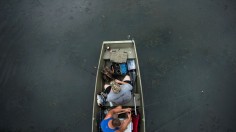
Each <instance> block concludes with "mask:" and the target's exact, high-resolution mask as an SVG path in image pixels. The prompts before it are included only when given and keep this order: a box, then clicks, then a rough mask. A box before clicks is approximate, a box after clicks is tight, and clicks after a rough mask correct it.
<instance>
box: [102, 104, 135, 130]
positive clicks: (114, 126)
mask: <svg viewBox="0 0 236 132" xmlns="http://www.w3.org/2000/svg"><path fill="white" fill-rule="evenodd" d="M119 113H127V116H128V118H126V119H125V120H123V121H120V119H119V118H114V117H115V116H117V114H119ZM131 120H132V118H131V108H126V109H122V107H121V106H117V107H116V108H114V109H111V110H110V111H109V112H108V113H107V115H106V117H105V118H104V119H103V121H102V122H101V128H102V130H103V132H123V131H125V130H126V129H127V126H128V125H129V123H130V122H131Z"/></svg>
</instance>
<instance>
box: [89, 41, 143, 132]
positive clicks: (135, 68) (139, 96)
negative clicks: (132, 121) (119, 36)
mask: <svg viewBox="0 0 236 132" xmlns="http://www.w3.org/2000/svg"><path fill="white" fill-rule="evenodd" d="M116 52H123V53H126V54H127V62H126V63H127V66H128V68H127V72H128V74H130V75H131V81H132V84H133V90H132V93H133V98H132V100H131V101H130V102H129V103H127V104H124V105H122V106H123V107H130V108H132V109H133V110H134V114H135V115H137V114H138V115H139V123H138V132H145V131H146V130H145V113H144V100H143V91H142V83H141V76H140V69H139V62H138V56H137V51H136V46H135V41H134V40H122V41H103V43H102V48H101V52H100V58H99V63H98V67H97V75H96V82H95V90H94V101H93V114H92V132H100V131H101V130H99V126H100V124H99V122H98V120H99V119H98V118H101V116H100V117H99V116H98V115H99V113H101V111H103V110H104V109H106V108H108V109H109V108H111V107H114V106H113V105H111V104H110V103H108V102H107V103H106V104H105V105H104V106H103V107H100V106H98V104H97V94H98V93H99V92H102V91H103V90H104V88H103V86H104V84H105V82H104V80H103V78H102V72H101V71H102V70H103V68H104V67H105V66H107V65H109V64H110V62H111V59H112V55H111V54H112V53H116ZM128 63H129V64H128Z"/></svg>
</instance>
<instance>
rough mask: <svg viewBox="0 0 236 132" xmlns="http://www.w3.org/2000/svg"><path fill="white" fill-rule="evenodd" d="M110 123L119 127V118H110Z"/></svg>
mask: <svg viewBox="0 0 236 132" xmlns="http://www.w3.org/2000/svg"><path fill="white" fill-rule="evenodd" d="M111 124H112V126H113V127H119V126H120V125H121V122H120V119H119V118H114V119H112V122H111Z"/></svg>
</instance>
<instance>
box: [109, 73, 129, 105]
mask: <svg viewBox="0 0 236 132" xmlns="http://www.w3.org/2000/svg"><path fill="white" fill-rule="evenodd" d="M130 83H131V81H130V77H129V76H128V75H126V76H125V78H124V79H123V81H120V80H118V79H115V80H114V81H111V82H110V85H108V84H105V86H104V88H105V89H106V90H105V91H106V92H107V93H108V95H107V101H108V102H112V103H115V104H117V105H123V104H126V103H128V102H130V100H131V98H132V94H131V90H132V89H133V86H132V85H130Z"/></svg>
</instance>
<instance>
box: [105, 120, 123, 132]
mask: <svg viewBox="0 0 236 132" xmlns="http://www.w3.org/2000/svg"><path fill="white" fill-rule="evenodd" d="M110 120H112V118H108V119H104V120H103V121H102V122H101V128H102V130H103V131H104V132H115V131H116V130H119V128H114V129H112V128H110V127H109V125H108V123H109V121H110Z"/></svg>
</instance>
